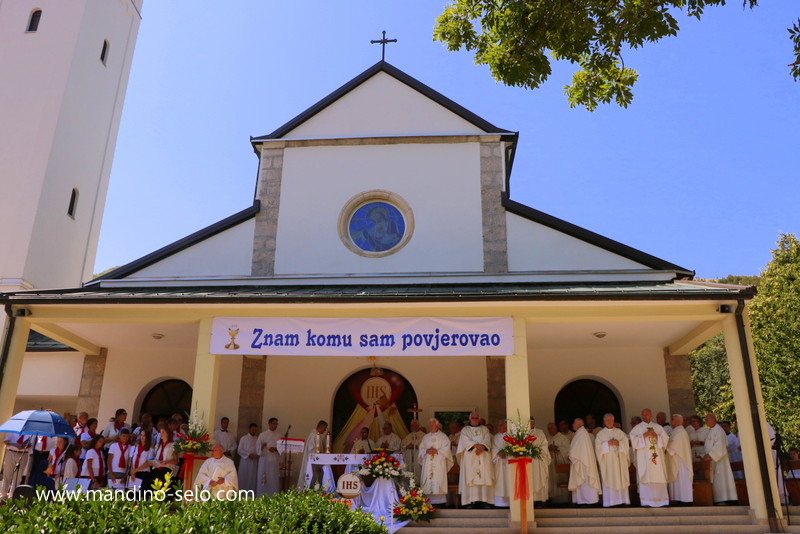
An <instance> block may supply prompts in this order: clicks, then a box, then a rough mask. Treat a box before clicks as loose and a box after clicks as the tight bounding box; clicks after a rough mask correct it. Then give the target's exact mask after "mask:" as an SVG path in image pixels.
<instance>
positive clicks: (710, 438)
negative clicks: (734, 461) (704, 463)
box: [703, 413, 738, 504]
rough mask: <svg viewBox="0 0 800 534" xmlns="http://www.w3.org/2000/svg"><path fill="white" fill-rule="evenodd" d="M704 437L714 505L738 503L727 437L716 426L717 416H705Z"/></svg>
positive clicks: (711, 414)
mask: <svg viewBox="0 0 800 534" xmlns="http://www.w3.org/2000/svg"><path fill="white" fill-rule="evenodd" d="M706 426H707V427H708V434H707V435H706V441H705V450H706V454H705V456H704V457H703V459H704V460H711V461H712V462H713V463H712V464H711V485H712V488H713V492H714V504H717V503H726V502H731V501H738V497H737V496H736V483H735V482H734V481H733V471H731V462H730V460H729V459H728V437H727V436H726V435H725V431H724V430H723V429H722V427H721V426H719V425H718V424H717V416H716V415H714V414H713V413H710V414H708V415H706Z"/></svg>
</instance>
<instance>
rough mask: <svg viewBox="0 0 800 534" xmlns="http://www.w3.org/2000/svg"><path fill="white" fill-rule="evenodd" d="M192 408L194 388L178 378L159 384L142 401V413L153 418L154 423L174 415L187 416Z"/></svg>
mask: <svg viewBox="0 0 800 534" xmlns="http://www.w3.org/2000/svg"><path fill="white" fill-rule="evenodd" d="M191 407H192V387H191V386H190V385H189V384H187V383H186V382H184V381H183V380H178V379H177V378H172V379H169V380H164V381H163V382H159V383H158V384H156V385H155V386H153V388H152V389H151V390H150V391H148V392H147V395H145V396H144V400H143V401H142V409H141V413H149V414H150V415H152V416H153V423H155V422H157V421H158V419H159V418H160V417H166V418H169V417H170V416H171V415H172V414H174V413H180V414H186V413H188V412H189V410H190V409H191Z"/></svg>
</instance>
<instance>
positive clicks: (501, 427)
mask: <svg viewBox="0 0 800 534" xmlns="http://www.w3.org/2000/svg"><path fill="white" fill-rule="evenodd" d="M507 435H508V423H507V422H506V420H505V419H501V420H499V421H498V422H497V434H495V435H494V437H492V463H493V464H494V505H495V506H497V507H499V508H508V507H509V506H510V502H511V501H510V497H511V484H510V483H509V474H508V458H506V456H505V455H504V454H503V453H502V452H500V451H501V450H502V449H503V447H505V446H506V445H508V444H507V443H506V442H505V441H504V440H503V438H504V437H506V436H507Z"/></svg>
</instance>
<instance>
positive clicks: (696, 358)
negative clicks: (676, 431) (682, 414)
mask: <svg viewBox="0 0 800 534" xmlns="http://www.w3.org/2000/svg"><path fill="white" fill-rule="evenodd" d="M689 365H690V366H691V369H692V385H693V387H694V402H695V405H696V409H697V413H698V414H700V416H701V417H702V416H704V415H705V414H707V413H709V412H712V413H714V414H716V415H717V417H718V418H719V419H720V420H731V419H735V418H736V416H735V413H734V410H733V391H732V390H731V374H730V371H729V370H728V355H727V353H726V352H725V340H724V338H723V337H722V334H719V335H718V336H714V337H713V338H711V339H710V340H709V341H707V342H706V343H704V344H703V345H702V346H701V347H699V348H697V349H695V350H693V351H692V352H691V353H690V354H689ZM687 415H691V414H687ZM687 422H688V421H687Z"/></svg>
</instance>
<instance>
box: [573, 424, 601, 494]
mask: <svg viewBox="0 0 800 534" xmlns="http://www.w3.org/2000/svg"><path fill="white" fill-rule="evenodd" d="M572 429H573V430H574V431H575V435H574V436H573V437H572V443H570V446H569V461H570V463H571V465H570V468H569V484H568V486H567V487H568V489H569V491H571V492H572V502H574V503H575V504H578V505H588V504H596V503H597V502H598V501H599V500H600V493H601V492H602V491H603V490H602V488H601V487H600V473H599V472H598V470H597V458H596V456H595V452H594V440H593V439H592V435H591V434H589V432H587V431H586V428H584V426H583V419H580V418H578V419H575V421H574V422H573V423H572Z"/></svg>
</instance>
